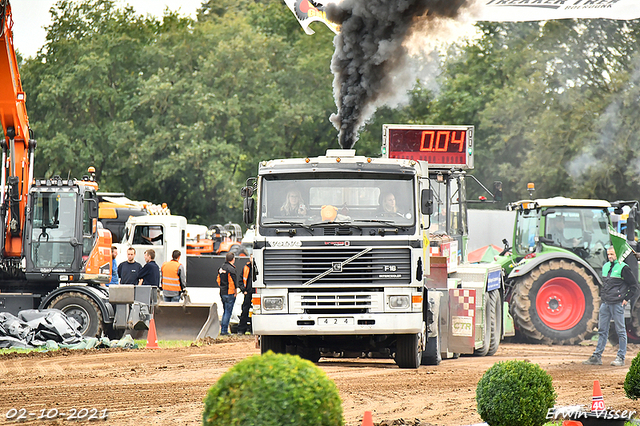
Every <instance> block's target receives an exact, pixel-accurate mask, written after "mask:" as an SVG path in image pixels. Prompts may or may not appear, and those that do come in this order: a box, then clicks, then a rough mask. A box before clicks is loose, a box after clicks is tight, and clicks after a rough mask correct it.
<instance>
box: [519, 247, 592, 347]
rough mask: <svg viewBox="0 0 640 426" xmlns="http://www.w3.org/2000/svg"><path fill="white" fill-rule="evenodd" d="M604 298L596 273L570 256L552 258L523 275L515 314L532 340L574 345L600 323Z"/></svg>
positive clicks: (526, 334)
mask: <svg viewBox="0 0 640 426" xmlns="http://www.w3.org/2000/svg"><path fill="white" fill-rule="evenodd" d="M599 306H600V298H599V297H598V287H597V286H596V282H595V280H594V277H593V276H592V275H591V274H589V273H588V272H587V271H586V270H585V269H584V268H583V267H582V266H580V265H578V264H576V263H575V262H572V261H569V260H564V259H561V260H550V261H548V262H543V263H541V264H540V265H538V266H536V267H535V268H534V269H533V270H532V271H531V272H530V273H529V274H528V275H526V276H524V277H522V278H521V279H519V280H518V281H517V282H516V284H515V288H514V292H513V297H512V300H511V306H510V309H511V315H512V316H513V320H514V322H515V326H516V330H518V331H519V332H520V333H521V334H522V335H524V337H525V338H527V339H528V340H530V341H533V342H538V343H545V344H561V345H573V344H576V343H579V342H581V341H582V340H584V338H585V336H586V335H587V334H589V333H592V332H593V330H594V329H595V328H596V327H597V325H598V309H599Z"/></svg>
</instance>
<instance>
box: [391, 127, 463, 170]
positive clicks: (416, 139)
mask: <svg viewBox="0 0 640 426" xmlns="http://www.w3.org/2000/svg"><path fill="white" fill-rule="evenodd" d="M469 136H470V135H469V130H468V129H466V128H460V127H458V128H446V127H442V128H435V127H429V128H420V127H418V126H416V127H415V128H393V127H389V128H388V135H387V138H388V139H387V140H388V156H389V158H402V159H408V160H421V161H427V162H428V163H429V164H431V165H441V166H458V167H473V166H472V164H470V156H471V153H472V150H471V146H470V137H469Z"/></svg>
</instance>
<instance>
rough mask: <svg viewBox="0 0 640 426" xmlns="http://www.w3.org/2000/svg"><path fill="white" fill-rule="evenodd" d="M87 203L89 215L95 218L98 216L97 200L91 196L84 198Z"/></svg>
mask: <svg viewBox="0 0 640 426" xmlns="http://www.w3.org/2000/svg"><path fill="white" fill-rule="evenodd" d="M85 201H86V202H87V203H89V217H90V218H97V217H98V202H97V201H96V200H94V199H92V198H90V199H87V200H85Z"/></svg>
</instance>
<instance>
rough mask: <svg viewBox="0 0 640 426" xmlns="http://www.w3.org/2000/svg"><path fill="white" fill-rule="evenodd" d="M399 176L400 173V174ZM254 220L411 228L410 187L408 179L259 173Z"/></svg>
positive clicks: (264, 222)
mask: <svg viewBox="0 0 640 426" xmlns="http://www.w3.org/2000/svg"><path fill="white" fill-rule="evenodd" d="M403 177H404V176H403ZM260 198H261V202H260V207H259V208H260V212H259V214H260V224H261V225H263V226H265V225H266V226H269V225H274V224H278V223H282V222H286V223H289V224H291V225H295V224H300V225H309V224H315V223H319V222H321V223H325V222H326V223H332V222H340V223H345V222H347V223H353V224H354V225H358V226H367V225H368V224H371V225H372V226H380V224H381V223H383V224H386V225H389V226H412V225H413V224H414V223H415V216H416V214H415V190H414V186H413V180H412V176H410V177H409V179H406V178H405V179H397V178H395V179H394V178H392V177H388V178H387V177H384V178H381V177H380V175H376V176H375V177H372V178H363V177H362V175H359V177H358V178H350V177H348V176H344V175H343V176H340V177H336V176H335V174H334V175H332V176H331V177H328V176H323V175H321V174H318V175H314V176H313V177H310V178H307V177H300V178H296V177H295V176H291V177H284V176H277V177H275V179H274V178H271V177H265V179H264V180H263V184H262V189H261V197H260Z"/></svg>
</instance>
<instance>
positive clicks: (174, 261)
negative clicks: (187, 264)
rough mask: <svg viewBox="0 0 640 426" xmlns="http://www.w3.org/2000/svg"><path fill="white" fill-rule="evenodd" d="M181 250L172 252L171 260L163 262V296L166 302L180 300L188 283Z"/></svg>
mask: <svg viewBox="0 0 640 426" xmlns="http://www.w3.org/2000/svg"><path fill="white" fill-rule="evenodd" d="M180 255H181V253H180V250H174V251H173V253H171V260H170V261H168V262H164V263H163V264H162V268H161V270H160V271H161V272H162V297H164V301H165V302H179V301H180V294H181V293H182V292H183V291H184V289H185V287H186V284H187V274H186V272H185V270H184V266H183V265H182V264H181V263H180Z"/></svg>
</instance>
